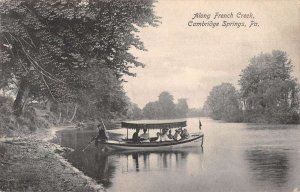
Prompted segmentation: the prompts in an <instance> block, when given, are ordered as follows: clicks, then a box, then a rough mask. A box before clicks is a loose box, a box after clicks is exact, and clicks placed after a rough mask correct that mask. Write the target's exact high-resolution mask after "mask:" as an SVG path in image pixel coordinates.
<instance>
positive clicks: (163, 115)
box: [143, 91, 189, 119]
mask: <svg viewBox="0 0 300 192" xmlns="http://www.w3.org/2000/svg"><path fill="white" fill-rule="evenodd" d="M188 111H189V107H188V104H187V101H186V99H183V98H181V99H178V103H177V104H175V103H174V98H173V95H171V94H170V93H169V92H167V91H163V92H162V93H161V94H160V95H159V97H158V101H154V102H149V103H147V104H146V105H145V107H144V108H143V114H144V118H146V119H172V118H184V117H186V116H187V113H188Z"/></svg>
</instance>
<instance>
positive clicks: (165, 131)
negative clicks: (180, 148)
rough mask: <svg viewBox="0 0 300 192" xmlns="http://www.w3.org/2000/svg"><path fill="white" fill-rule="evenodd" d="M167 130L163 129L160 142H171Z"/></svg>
mask: <svg viewBox="0 0 300 192" xmlns="http://www.w3.org/2000/svg"><path fill="white" fill-rule="evenodd" d="M167 133H168V130H167V129H163V133H162V135H161V141H171V140H173V139H169V137H168V134H167Z"/></svg>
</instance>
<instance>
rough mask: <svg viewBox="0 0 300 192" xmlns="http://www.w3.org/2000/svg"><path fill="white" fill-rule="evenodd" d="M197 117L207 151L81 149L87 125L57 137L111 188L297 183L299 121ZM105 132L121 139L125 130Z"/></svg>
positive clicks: (193, 123)
mask: <svg viewBox="0 0 300 192" xmlns="http://www.w3.org/2000/svg"><path fill="white" fill-rule="evenodd" d="M201 121H202V124H203V125H204V126H203V132H204V133H205V141H204V147H205V153H204V152H203V149H201V148H192V149H191V148H189V149H186V150H178V151H150V152H137V151H131V152H128V151H127V152H125V151H122V152H109V151H101V149H99V148H98V149H97V148H96V147H95V146H94V144H91V145H90V146H89V147H88V148H87V149H86V150H85V151H84V152H82V151H81V150H80V149H83V148H85V146H86V145H87V143H89V141H90V140H91V138H93V137H94V136H95V132H93V131H86V130H84V131H65V132H63V133H62V134H60V139H58V141H60V144H61V145H62V146H66V147H71V148H74V149H77V150H75V151H74V152H72V153H70V154H66V158H67V159H68V161H69V162H71V163H72V164H73V165H74V166H75V167H77V168H78V169H79V170H81V171H83V172H84V173H85V174H86V175H87V176H89V177H92V178H93V179H95V180H96V181H97V182H99V183H101V184H102V185H103V186H104V187H105V188H106V189H107V191H111V192H113V191H122V192H123V191H130V192H139V191H145V192H151V191H176V192H177V191H178V192H180V191H206V192H215V191H233V192H239V191H245V192H253V191H259V192H262V191H272V192H281V191H293V190H294V189H296V188H298V189H299V188H300V186H299V179H300V175H299V172H300V165H299V162H300V151H299V149H300V125H263V124H244V123H240V124H237V123H223V122H217V121H213V120H211V119H201ZM188 124H189V128H190V129H191V132H193V131H197V130H198V119H197V118H195V119H189V120H188ZM193 128H195V130H193ZM109 134H110V138H113V137H115V138H120V137H124V136H125V135H126V130H125V132H124V131H122V130H111V131H110V133H109ZM117 134H118V135H117ZM130 135H131V134H130Z"/></svg>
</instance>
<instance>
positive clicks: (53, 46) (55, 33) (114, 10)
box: [0, 0, 158, 126]
mask: <svg viewBox="0 0 300 192" xmlns="http://www.w3.org/2000/svg"><path fill="white" fill-rule="evenodd" d="M0 7H1V9H0V17H1V22H0V25H1V26H0V28H1V31H0V94H1V95H3V97H5V98H7V97H10V98H11V99H2V100H3V104H1V105H0V107H2V108H3V110H5V111H6V112H7V114H11V115H12V118H11V119H9V120H7V121H10V122H12V124H13V125H14V124H16V123H15V122H17V123H18V122H20V121H21V119H22V118H23V120H26V121H28V122H33V121H35V115H34V114H35V113H33V112H32V113H26V111H30V110H31V111H32V110H36V109H38V110H47V111H50V112H51V113H52V114H54V116H55V117H56V119H57V120H58V121H59V122H72V121H83V120H85V121H86V120H101V119H102V118H104V119H111V118H117V117H122V116H126V114H127V110H128V108H127V107H128V104H130V101H129V99H128V98H127V96H126V94H125V92H124V90H123V87H122V83H123V76H124V75H130V76H134V75H135V74H133V73H131V72H130V68H133V67H139V66H144V64H143V63H140V62H138V61H137V58H136V57H135V56H134V55H132V54H131V53H130V51H129V49H131V48H132V47H134V48H136V49H138V50H142V51H144V50H145V48H144V45H143V43H142V42H141V41H140V38H139V36H138V35H137V32H138V28H137V27H145V26H149V25H150V26H156V25H157V24H158V17H157V16H155V15H154V12H153V1H152V0H150V1H144V0H132V1H131V0H129V1H122V0H116V1H105V0H89V1H76V0H71V1H56V0H50V1H48V0H40V1H27V0H19V1H1V2H0ZM11 100H12V101H11ZM4 106H5V107H4ZM39 112H40V111H39ZM25 114H31V115H29V116H30V117H29V116H28V115H25ZM25 116H26V117H25ZM24 118H25V119H24ZM3 121H4V120H3ZM3 121H2V120H1V119H0V122H3ZM1 126H3V123H2V125H1Z"/></svg>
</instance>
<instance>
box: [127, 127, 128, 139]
mask: <svg viewBox="0 0 300 192" xmlns="http://www.w3.org/2000/svg"><path fill="white" fill-rule="evenodd" d="M127 139H128V128H127Z"/></svg>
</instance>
